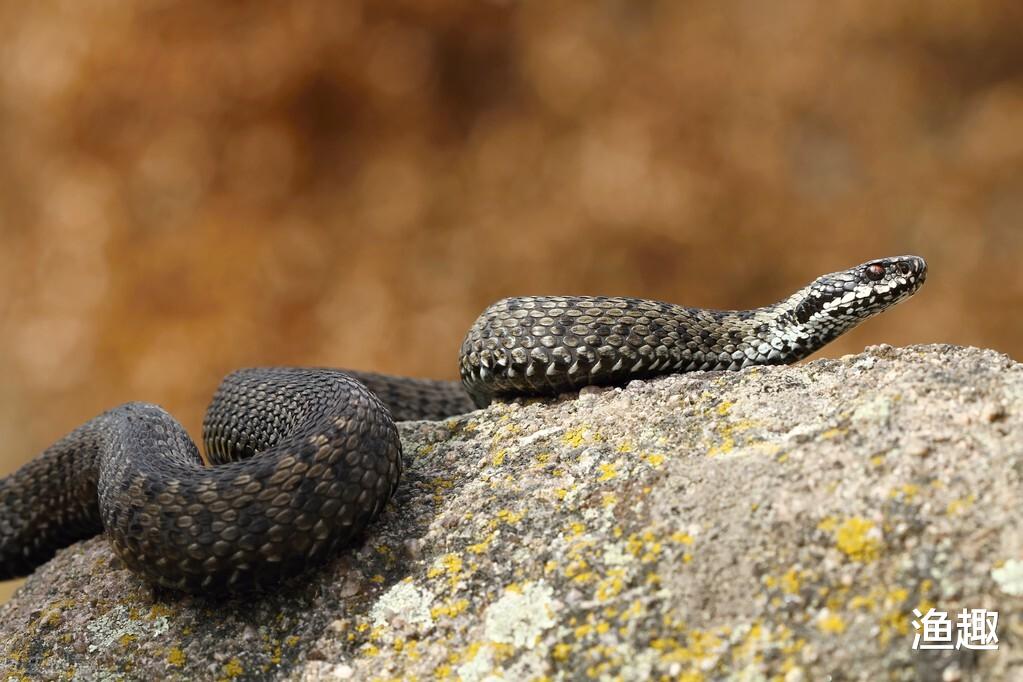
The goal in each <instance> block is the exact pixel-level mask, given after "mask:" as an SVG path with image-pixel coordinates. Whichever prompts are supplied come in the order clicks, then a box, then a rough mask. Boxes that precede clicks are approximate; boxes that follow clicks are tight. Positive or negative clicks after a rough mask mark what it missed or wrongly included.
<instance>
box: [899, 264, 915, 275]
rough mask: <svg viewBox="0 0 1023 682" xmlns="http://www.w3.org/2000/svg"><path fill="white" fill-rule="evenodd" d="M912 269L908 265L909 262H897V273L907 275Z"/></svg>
mask: <svg viewBox="0 0 1023 682" xmlns="http://www.w3.org/2000/svg"><path fill="white" fill-rule="evenodd" d="M912 270H913V268H911V267H910V266H909V263H906V262H902V263H899V274H902V275H908V274H909V273H910V272H912Z"/></svg>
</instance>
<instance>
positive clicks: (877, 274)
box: [867, 263, 884, 282]
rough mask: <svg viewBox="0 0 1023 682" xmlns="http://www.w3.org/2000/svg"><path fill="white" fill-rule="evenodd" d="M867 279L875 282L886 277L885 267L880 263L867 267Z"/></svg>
mask: <svg viewBox="0 0 1023 682" xmlns="http://www.w3.org/2000/svg"><path fill="white" fill-rule="evenodd" d="M867 277H868V278H869V279H872V280H874V281H875V282H876V281H878V280H879V279H881V278H882V277H884V266H883V265H881V264H879V263H874V264H873V265H868V266H867Z"/></svg>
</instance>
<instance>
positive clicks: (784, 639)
mask: <svg viewBox="0 0 1023 682" xmlns="http://www.w3.org/2000/svg"><path fill="white" fill-rule="evenodd" d="M401 430H402V437H403V441H404V444H405V449H406V457H407V460H408V463H409V466H408V472H407V475H406V477H405V478H404V480H403V483H402V486H401V488H400V491H399V493H398V495H397V497H396V499H395V500H394V503H393V504H392V505H391V506H390V508H389V509H388V510H387V511H386V513H385V514H384V515H383V516H382V518H381V519H380V520H379V521H378V522H377V523H376V524H374V525H373V526H372V527H371V529H370V531H369V532H368V533H367V535H366V537H365V538H364V539H363V541H362V542H361V544H360V545H358V546H357V547H354V548H352V549H351V550H350V551H348V552H346V553H345V554H344V555H343V556H341V557H339V558H338V560H337V561H336V562H335V563H333V564H332V565H329V566H328V567H326V568H325V569H324V570H322V571H318V572H315V573H313V574H310V575H308V576H304V577H303V578H301V579H299V580H296V581H294V582H293V583H292V584H290V585H288V586H287V587H286V588H285V589H283V590H281V591H280V592H278V593H275V594H272V595H264V596H261V597H251V598H248V599H242V600H234V601H216V600H208V599H201V598H193V597H179V596H176V595H174V594H166V593H160V594H154V593H153V591H152V590H151V589H150V588H149V587H147V586H146V585H145V584H144V583H142V582H141V581H140V580H139V579H138V578H136V577H135V576H134V575H132V574H130V573H129V572H127V571H126V570H124V569H123V568H121V567H119V566H118V565H117V561H116V560H115V559H114V557H113V555H112V554H111V552H110V550H109V549H108V547H107V545H106V543H105V542H104V541H103V540H102V539H101V538H97V539H94V540H91V541H89V542H85V543H81V544H79V545H76V546H74V547H71V548H69V549H68V550H66V551H64V552H62V553H60V554H59V555H58V556H57V558H56V559H54V560H53V561H52V562H50V563H49V564H48V565H46V566H44V567H42V568H41V569H40V570H39V571H37V572H36V574H35V575H34V576H33V577H32V578H31V579H30V580H29V581H28V582H27V584H26V585H25V586H24V587H23V588H22V589H21V590H20V591H19V592H18V594H17V595H16V596H15V598H14V599H13V600H12V601H11V602H10V603H8V604H7V605H5V606H4V607H2V608H0V657H2V658H0V668H2V670H3V671H4V672H5V673H6V675H5V676H4V679H6V678H7V677H14V678H18V677H19V676H21V677H25V678H30V679H38V678H65V677H69V676H74V677H75V678H76V679H136V678H138V679H161V678H162V679H175V678H177V679H196V678H199V679H223V680H245V679H276V678H290V679H300V680H321V679H322V680H342V679H371V678H379V679H410V678H416V679H421V680H425V679H456V678H461V679H465V680H484V679H488V678H490V677H491V676H494V675H497V676H503V677H504V678H506V679H523V680H524V679H543V678H548V679H587V678H598V679H599V678H604V679H614V678H618V679H627V680H628V679H648V678H655V679H656V678H660V677H663V676H668V677H671V678H675V679H683V680H704V679H707V680H711V679H726V678H734V679H749V680H758V679H779V680H787V681H793V680H804V679H824V678H825V676H826V675H829V674H830V675H832V676H833V679H864V680H866V679H927V680H931V679H934V680H940V679H945V680H957V679H1020V677H1021V676H1023V608H1021V607H1023V529H1021V526H1020V523H1019V517H1020V513H1019V512H1020V500H1021V492H1023V491H1021V479H1023V365H1020V364H1017V363H1015V362H1013V361H1012V360H1010V359H1009V358H1007V357H1005V356H1003V355H999V354H997V353H994V352H991V351H985V350H977V349H969V348H959V347H952V346H919V347H911V348H904V349H895V348H890V347H885V346H881V347H875V348H870V349H868V350H867V351H866V352H865V353H863V354H861V355H856V356H847V357H845V358H842V359H841V360H819V361H815V362H810V363H807V364H804V365H801V366H796V367H773V368H758V369H750V370H746V371H742V372H737V373H696V374H691V375H687V376H677V377H669V378H665V379H659V380H655V381H649V382H634V383H633V384H631V385H629V386H628V387H625V388H621V389H617V388H616V389H609V390H586V391H584V392H583V395H582V396H580V397H579V398H578V399H574V400H562V401H559V402H551V401H546V402H540V401H530V402H526V403H523V404H515V403H512V404H497V405H494V406H492V407H490V408H489V409H487V410H483V411H480V412H476V413H473V414H469V415H464V416H461V417H457V418H452V419H449V420H448V421H446V422H442V423H426V422H416V423H406V424H403V425H402V426H401ZM930 607H935V608H937V609H938V610H942V611H947V612H949V613H950V614H953V615H952V616H951V617H952V619H953V622H954V621H955V616H954V612H958V611H959V610H960V609H962V608H967V609H978V608H986V609H990V610H997V611H998V612H999V614H1000V618H999V621H998V625H997V630H996V633H997V636H998V638H999V648H998V649H997V650H994V651H970V650H967V649H965V648H961V649H959V650H951V651H914V650H913V649H912V643H913V628H912V625H911V621H912V618H913V616H912V611H913V609H914V608H918V609H921V610H923V611H925V612H926V610H927V609H928V608H930Z"/></svg>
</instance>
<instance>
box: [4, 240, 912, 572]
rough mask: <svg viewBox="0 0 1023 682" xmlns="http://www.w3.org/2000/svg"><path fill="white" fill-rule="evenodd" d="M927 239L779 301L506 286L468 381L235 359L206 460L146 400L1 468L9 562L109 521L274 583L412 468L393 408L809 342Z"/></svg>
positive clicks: (22, 565) (861, 314) (882, 286)
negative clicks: (526, 291) (552, 293)
mask: <svg viewBox="0 0 1023 682" xmlns="http://www.w3.org/2000/svg"><path fill="white" fill-rule="evenodd" d="M925 276H926V264H925V263H924V261H923V259H921V258H918V257H915V256H903V257H897V258H886V259H881V260H876V261H871V262H869V263H865V264H863V265H859V266H857V267H854V268H851V269H849V270H845V271H842V272H837V273H833V274H830V275H825V276H823V277H820V278H818V279H816V280H815V281H814V282H812V283H811V284H809V285H808V286H806V287H804V288H803V289H801V290H800V291H799V292H797V293H795V294H793V295H792V296H790V297H789V298H787V299H785V300H784V301H781V302H779V303H777V304H775V305H771V306H767V307H764V308H758V309H755V310H746V311H715V310H705V309H697V308H683V307H681V306H677V305H673V304H670V303H660V302H656V301H646V300H640V299H632V298H604V297H524V298H509V299H505V300H502V301H499V302H498V303H495V304H494V305H492V306H491V307H490V308H488V309H487V310H486V311H484V313H483V314H482V315H481V316H480V317H479V319H477V320H476V322H475V324H473V326H472V328H471V329H470V330H469V332H468V334H467V335H466V338H465V341H464V343H463V344H462V350H461V357H460V369H461V376H462V384H461V385H460V384H458V383H455V382H443V381H428V380H416V379H405V378H400V377H388V376H385V375H380V374H365V373H356V372H342V371H339V370H329V369H288V368H262V369H248V370H242V371H239V372H235V373H233V374H231V375H229V376H228V377H227V378H226V379H224V381H223V383H222V384H221V386H220V388H219V389H218V390H217V393H216V395H215V396H214V398H213V400H212V402H211V404H210V406H209V409H208V411H207V414H206V419H205V421H204V423H203V439H204V442H205V446H206V452H207V456H208V458H209V459H210V461H211V462H212V463H213V464H216V466H204V465H203V463H202V460H201V458H200V456H199V452H198V450H197V448H196V446H195V444H194V443H193V442H192V440H191V439H190V438H189V437H188V434H187V433H186V432H185V430H184V429H183V428H182V427H181V425H180V424H179V423H178V422H177V421H176V420H175V419H174V418H173V417H172V416H171V415H169V414H168V413H167V412H165V411H164V410H162V409H161V408H159V407H157V406H155V405H151V404H147V403H129V404H126V405H121V406H120V407H117V408H114V409H112V410H110V411H109V412H106V413H104V414H102V415H100V416H98V417H95V418H94V419H92V420H90V421H89V422H87V423H86V424H84V425H83V426H81V427H79V428H78V429H76V430H75V431H73V432H71V433H70V434H69V435H67V436H66V437H64V438H63V439H61V440H60V441H58V442H57V443H55V444H54V445H52V446H51V447H50V448H48V449H47V450H46V451H45V452H43V453H42V454H41V455H40V456H38V457H37V458H35V459H34V460H32V461H30V462H29V463H28V464H26V465H25V466H24V467H22V468H21V469H19V470H18V471H16V472H15V473H14V474H12V475H11V476H9V477H7V478H5V479H3V480H0V579H6V578H11V577H15V576H20V575H25V574H26V573H29V572H31V571H32V570H33V569H34V568H35V567H36V566H38V565H39V564H41V563H43V562H44V561H46V560H48V559H49V558H50V557H52V556H53V554H54V553H55V552H56V550H57V549H59V548H61V547H64V546H67V545H69V544H71V543H72V542H75V541H77V540H80V539H84V538H87V537H90V536H92V535H95V534H97V533H100V532H104V533H105V534H106V536H107V537H108V538H109V540H110V542H111V544H112V545H113V547H114V549H115V551H116V552H117V553H118V555H120V557H121V558H122V559H123V560H124V562H125V564H127V566H128V567H129V568H131V569H132V570H134V571H136V572H137V573H139V574H141V575H142V576H143V577H145V578H146V579H148V580H150V581H151V582H153V583H156V584H159V585H163V586H165V587H170V588H175V589H181V590H186V591H190V592H225V591H227V592H236V591H242V590H248V589H252V588H261V587H268V586H272V585H274V584H276V583H278V582H280V581H281V580H282V579H284V578H286V577H288V576H291V575H294V574H296V573H298V572H300V571H302V570H303V569H304V568H306V567H307V566H310V565H313V564H317V563H320V562H322V561H324V560H325V559H326V558H327V557H330V556H333V555H334V554H335V553H336V551H337V549H338V547H339V546H341V545H342V544H344V543H346V542H349V541H350V540H351V539H352V537H353V536H354V535H356V534H358V533H359V532H360V531H361V530H363V529H364V528H365V527H366V525H367V524H368V523H369V522H370V521H371V520H372V519H373V518H374V517H375V515H376V514H377V513H378V512H379V511H380V509H381V508H382V507H383V505H384V504H385V503H386V502H387V500H388V499H389V498H390V496H391V494H392V493H393V492H394V489H395V487H396V486H397V484H398V479H399V477H400V474H401V470H402V457H401V444H400V442H399V439H398V433H397V429H396V428H395V425H394V422H393V421H392V417H393V418H394V419H398V420H405V419H440V418H444V417H446V416H450V415H454V414H460V413H464V412H467V411H470V410H471V409H473V408H474V406H484V405H486V404H487V403H489V402H490V401H491V400H492V399H493V398H502V397H513V396H522V395H557V394H559V393H563V392H567V391H572V390H576V389H578V388H580V387H582V386H586V385H592V384H599V385H609V384H619V383H622V382H626V381H628V380H629V379H632V378H641V377H650V376H654V375H660V374H670V373H675V372H687V371H693V370H734V369H740V368H742V367H746V366H749V365H756V364H782V363H789V362H794V361H796V360H799V359H801V358H803V357H806V356H807V355H809V354H810V353H812V352H814V351H815V350H817V349H819V348H820V347H821V346H823V345H824V344H826V343H828V342H829V341H831V340H832V339H834V338H835V337H837V336H838V335H840V334H842V333H843V332H845V331H847V330H849V329H851V328H852V327H853V326H855V325H856V324H858V323H859V322H861V321H863V320H864V319H866V318H868V317H870V316H872V315H875V314H877V313H879V312H881V311H882V310H884V309H886V308H888V307H890V306H891V305H894V304H895V303H897V302H899V301H900V300H902V299H904V298H906V297H908V296H910V295H912V294H913V293H914V292H915V291H916V290H917V289H918V288H919V287H920V285H921V284H922V283H923V281H924V278H925Z"/></svg>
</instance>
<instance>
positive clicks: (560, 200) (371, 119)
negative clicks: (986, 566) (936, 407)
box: [0, 0, 1023, 475]
mask: <svg viewBox="0 0 1023 682" xmlns="http://www.w3.org/2000/svg"><path fill="white" fill-rule="evenodd" d="M1021 26H1023V4H1021V3H1020V2H1018V0H984V1H978V2H969V3H965V2H960V1H958V0H938V1H934V0H929V1H926V2H924V1H919V2H917V1H904V2H899V3H890V2H882V1H880V0H875V1H866V2H833V3H824V4H822V3H818V2H813V1H812V0H803V1H799V0H793V1H788V0H786V1H783V2H772V3H762V2H750V1H733V2H718V1H716V0H715V1H706V2H684V1H681V0H677V1H676V0H661V1H659V2H658V1H653V0H618V1H612V0H605V1H602V2H596V1H586V2H546V1H543V0H541V1H538V2H484V1H482V0H480V1H473V2H454V1H453V0H451V1H448V0H407V1H405V2H368V1H367V2H361V3H360V2H355V1H352V0H349V1H346V2H333V1H331V0H324V1H323V2H294V3H273V2H262V3H261V2H244V3H241V2H230V3H208V2H200V1H198V0H194V1H187V2H181V1H175V2H170V1H160V0H149V1H146V0H135V1H131V2H128V1H125V0H120V1H118V2H109V1H108V2H90V3H77V2H51V3H24V2H14V1H13V0H10V1H6V0H5V1H3V2H0V149H2V150H3V151H2V154H0V232H2V236H3V248H2V251H0V320H2V325H3V326H2V329H3V334H2V335H0V372H2V376H3V380H2V381H0V475H2V474H5V473H7V472H9V471H11V470H13V469H14V468H15V467H17V466H18V465H19V464H21V463H23V462H25V461H27V460H28V459H29V458H31V457H32V456H34V455H35V454H36V453H37V452H39V451H40V450H41V449H43V448H44V447H45V446H46V445H48V444H49V443H51V442H52V441H53V440H55V439H56V438H57V437H59V436H60V435H62V434H63V433H65V432H66V431H68V430H70V429H71V428H73V427H75V426H76V425H78V424H80V423H81V422H83V421H85V420H86V419H88V418H89V417H91V416H93V415H95V414H97V413H98V412H100V411H102V410H104V409H106V408H108V407H111V406H113V405H116V404H118V403H121V402H124V401H127V400H136V399H141V400H148V401H153V402H157V403H160V404H162V405H164V406H165V407H167V408H168V409H169V410H171V412H173V413H174V414H176V415H178V416H179V418H180V419H181V420H182V421H183V423H184V424H185V425H186V426H187V427H188V428H189V429H190V431H191V432H192V433H193V434H194V435H196V436H197V435H198V432H199V425H200V422H201V417H202V411H203V408H204V406H205V404H206V401H207V399H208V398H209V396H210V394H211V392H212V391H213V389H214V388H215V386H216V384H217V382H218V380H219V378H220V377H221V376H222V375H223V374H225V373H226V372H228V371H230V370H231V369H234V368H237V367H240V366H246V365H256V364H275V363H288V364H307V365H329V366H340V367H354V368H364V369H376V370H380V371H387V372H394V373H402V374H411V375H418V376H432V377H447V378H455V375H456V371H455V357H456V354H457V350H458V346H459V343H460V341H461V338H462V335H463V333H464V331H465V330H466V329H467V328H468V326H469V324H470V323H471V322H472V320H473V319H474V317H475V316H476V314H477V313H478V312H479V311H481V310H482V309H483V307H484V306H485V305H486V304H488V303H490V302H492V301H493V300H495V299H497V298H500V297H502V296H507V295H515V294H537V293H592V294H596V293H604V294H622V295H635V296H643V297H648V298H659V299H666V300H671V301H675V302H679V303H684V304H689V305H698V306H711V307H750V306H756V305H762V304H766V303H769V302H773V301H774V300H776V299H779V298H781V297H783V296H786V295H788V294H789V293H791V292H792V291H794V290H795V289H797V288H798V287H800V286H802V285H804V284H805V283H807V282H808V281H809V280H811V279H812V278H814V277H816V276H817V275H819V274H822V273H824V272H827V271H831V270H836V269H841V268H845V267H848V266H851V265H853V264H856V263H859V262H862V261H864V260H868V259H870V258H873V257H876V256H881V255H895V254H901V253H907V252H908V253H917V254H920V255H923V256H925V257H926V258H927V259H928V262H929V264H930V268H931V271H930V277H929V281H928V283H927V285H926V286H925V287H924V289H923V290H922V291H921V293H920V294H919V295H918V296H917V297H916V298H914V299H913V300H912V301H910V302H908V303H906V304H904V305H903V306H900V307H899V308H898V309H897V310H895V311H892V312H890V313H888V314H886V315H884V316H883V317H882V318H880V319H878V320H875V321H871V322H870V323H868V324H866V325H864V326H863V327H861V328H860V329H858V330H856V331H855V332H854V333H851V334H849V335H848V336H846V337H843V338H842V339H841V340H840V341H839V342H837V343H835V344H834V345H832V346H830V347H829V348H828V349H827V352H826V354H828V355H839V354H843V353H847V352H855V351H858V350H860V349H862V347H863V346H865V345H868V344H873V343H880V342H888V343H892V344H909V343H924V342H938V341H944V342H954V343H961V344H974V345H978V346H988V347H993V348H996V349H999V350H1002V351H1005V352H1008V353H1010V354H1012V355H1014V356H1015V357H1017V358H1020V357H1023V316H1021V314H1020V313H1021V306H1020V303H1021V301H1023V276H1021V275H1020V272H1019V270H1020V262H1021V258H1023V231H1021V226H1023V40H1020V27H1021Z"/></svg>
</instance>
